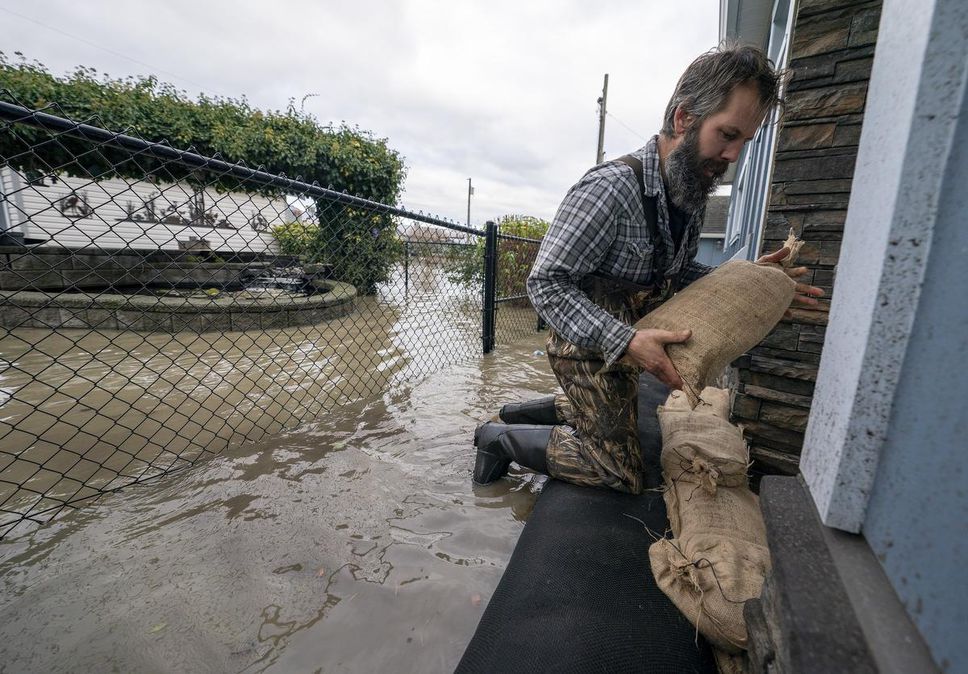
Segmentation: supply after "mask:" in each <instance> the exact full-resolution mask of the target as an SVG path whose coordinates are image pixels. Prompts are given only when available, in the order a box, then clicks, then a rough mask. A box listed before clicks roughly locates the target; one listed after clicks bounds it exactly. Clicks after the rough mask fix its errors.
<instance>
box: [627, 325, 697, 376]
mask: <svg viewBox="0 0 968 674" xmlns="http://www.w3.org/2000/svg"><path fill="white" fill-rule="evenodd" d="M690 337H692V330H681V331H679V332H670V331H668V330H636V331H635V336H634V337H633V338H632V341H631V342H629V345H628V348H626V349H625V356H624V359H626V360H629V361H631V362H632V363H634V364H635V365H638V366H639V367H641V368H642V369H643V370H645V371H646V372H650V373H652V374H653V375H655V377H656V379H658V380H659V381H661V382H662V383H663V384H665V385H666V386H668V387H669V388H671V389H681V388H682V386H683V383H682V378H681V377H680V376H679V373H678V372H676V368H675V367H673V365H672V361H671V360H669V354H667V353H666V350H665V346H666V344H681V343H682V342H685V341H687V340H688V339H689V338H690Z"/></svg>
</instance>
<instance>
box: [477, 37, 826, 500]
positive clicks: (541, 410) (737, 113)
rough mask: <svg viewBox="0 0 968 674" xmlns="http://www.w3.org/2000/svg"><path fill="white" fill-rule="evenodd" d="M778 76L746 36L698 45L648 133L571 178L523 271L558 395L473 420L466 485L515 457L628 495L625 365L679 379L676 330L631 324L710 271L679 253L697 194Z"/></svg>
mask: <svg viewBox="0 0 968 674" xmlns="http://www.w3.org/2000/svg"><path fill="white" fill-rule="evenodd" d="M782 76H783V75H782V73H780V72H778V71H777V70H775V69H774V67H773V65H772V63H771V62H770V61H769V60H768V59H767V58H766V56H765V55H764V54H763V53H762V52H761V51H760V50H758V49H756V48H754V47H749V46H741V47H739V46H724V47H720V48H719V49H714V50H712V51H710V52H707V53H706V54H703V55H702V56H700V57H699V58H698V59H696V60H695V61H693V63H692V64H691V65H690V66H689V68H688V69H687V70H686V72H685V73H684V74H683V76H682V78H681V79H680V80H679V83H678V85H677V86H676V90H675V93H673V95H672V98H671V99H670V101H669V104H668V106H667V108H666V112H665V117H664V120H663V125H662V130H661V132H660V133H659V134H658V135H657V136H655V137H653V138H652V140H650V141H649V143H648V144H647V145H646V146H645V147H643V148H641V149H639V150H638V151H636V152H635V153H633V154H632V155H631V156H630V157H625V158H622V159H621V160H617V161H611V162H606V163H604V164H601V165H599V166H596V167H595V168H593V169H592V170H590V171H589V172H588V173H586V174H585V176H584V177H582V179H581V180H579V182H578V183H577V184H576V185H575V186H574V187H572V188H571V190H570V191H569V192H568V194H567V196H566V197H565V199H564V201H563V203H562V204H561V207H560V208H559V210H558V213H557V215H556V216H555V219H554V221H553V222H552V225H551V227H550V229H549V230H548V233H547V234H546V235H545V237H544V240H543V241H542V244H541V248H540V250H539V252H538V257H537V260H536V261H535V264H534V267H533V269H532V271H531V274H530V276H529V277H528V296H529V297H530V298H531V301H532V303H533V304H534V306H535V308H536V309H537V311H538V313H539V314H540V315H541V316H542V317H543V318H544V319H545V321H546V322H547V323H548V325H549V327H550V334H549V337H548V358H549V360H550V361H551V367H552V370H553V371H554V373H555V375H556V377H557V378H558V382H559V384H560V385H561V388H562V390H563V391H564V394H563V395H559V396H553V397H550V398H544V399H541V400H538V401H531V402H528V403H523V404H520V405H505V406H504V408H502V410H501V413H500V418H501V420H502V421H503V422H505V423H497V422H489V423H486V424H483V425H482V426H480V427H478V429H477V431H476V432H475V435H474V444H475V445H476V446H477V461H476V464H475V467H474V480H475V481H476V482H478V483H487V482H491V481H493V480H495V479H497V478H499V477H501V476H502V475H504V474H505V473H506V472H507V468H508V465H509V464H510V462H511V461H516V462H517V463H519V464H521V465H523V466H526V467H528V468H532V469H534V470H537V471H539V472H544V473H548V474H550V475H551V476H553V477H556V478H559V479H563V480H566V481H568V482H572V483H575V484H581V485H589V486H605V487H610V488H612V489H616V490H619V491H624V492H631V493H639V492H641V490H642V459H641V455H640V451H639V445H638V437H637V431H636V426H637V394H638V375H639V373H640V372H641V371H642V370H645V371H648V372H650V373H652V374H653V375H655V376H656V377H657V378H658V379H659V380H660V381H661V382H662V383H664V384H666V385H667V386H669V387H670V388H681V387H682V381H681V379H680V378H679V376H678V374H677V373H676V371H675V368H674V367H673V365H672V362H671V361H670V360H669V357H668V355H667V354H666V351H665V345H666V344H673V343H680V342H685V341H687V340H688V339H689V337H690V333H689V331H688V330H687V331H684V332H678V333H673V332H667V331H663V330H635V329H634V328H632V327H631V325H632V324H633V323H634V322H635V321H637V320H638V319H639V318H641V317H642V316H644V315H645V314H646V313H648V311H649V310H651V309H652V308H654V307H655V306H657V305H658V304H660V303H661V302H663V301H665V300H666V299H668V298H669V297H670V296H671V295H672V294H673V293H674V292H675V291H676V290H678V289H681V288H683V287H685V286H686V285H688V284H689V283H691V282H692V281H694V280H696V279H697V278H699V277H701V276H703V275H705V274H707V273H709V271H711V268H710V267H707V266H705V265H702V264H700V263H698V262H696V261H695V260H694V259H693V258H694V257H695V255H696V252H697V250H698V247H699V233H700V229H701V228H702V222H703V217H704V215H705V205H706V200H707V198H708V197H709V195H710V194H711V193H712V192H713V191H714V190H715V188H716V185H717V184H718V182H719V180H720V178H722V176H723V174H724V173H725V172H726V169H727V168H728V167H729V164H730V163H732V162H735V161H736V160H737V159H738V158H739V155H740V152H741V151H742V149H743V146H744V144H745V143H746V142H747V141H749V140H751V139H752V138H753V135H754V134H755V133H756V131H757V129H758V128H759V127H760V125H761V124H762V123H763V120H764V118H765V117H766V115H767V113H768V112H769V111H770V109H772V108H773V106H775V105H778V104H780V98H779V96H780V91H779V90H780V81H781V78H782ZM636 160H638V161H639V162H641V183H640V182H639V178H638V177H637V172H636V170H635V168H634V166H635V164H636V163H637V162H636ZM647 209H648V210H647ZM650 211H651V212H650ZM650 221H651V226H650ZM787 253H788V251H787V250H786V249H783V250H781V251H778V252H777V253H774V254H772V255H768V256H765V257H764V258H761V261H768V262H777V261H779V260H781V259H783V258H784V257H786V255H787ZM806 271H807V270H806V268H804V267H800V268H796V269H791V270H790V271H789V272H788V273H789V274H790V275H791V276H792V277H794V278H798V277H799V276H802V275H803V274H804V273H806ZM797 291H798V293H799V294H798V295H797V298H796V299H795V300H794V301H795V302H799V303H801V304H816V300H814V299H813V297H819V296H821V295H822V294H823V293H822V291H821V290H820V289H818V288H813V287H810V286H806V285H803V284H799V283H798V284H797Z"/></svg>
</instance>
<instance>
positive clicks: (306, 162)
mask: <svg viewBox="0 0 968 674" xmlns="http://www.w3.org/2000/svg"><path fill="white" fill-rule="evenodd" d="M18 56H19V54H18ZM0 90H6V91H5V92H3V94H2V98H4V99H6V100H11V101H13V102H16V103H19V104H20V105H23V106H26V107H30V108H43V107H45V106H47V105H50V104H56V106H55V107H54V108H53V109H51V110H50V112H51V113H52V114H55V115H64V116H67V117H69V118H72V119H75V120H78V121H87V122H90V123H91V124H93V125H95V126H100V127H103V128H105V129H109V130H111V131H120V132H127V133H132V134H134V135H138V136H141V137H143V138H145V139H147V140H150V141H156V142H162V141H167V142H168V143H170V144H171V145H172V146H174V147H176V148H181V149H187V148H194V150H195V151H196V152H198V153H199V154H202V155H205V156H214V155H219V156H220V157H221V158H223V159H225V160H226V161H229V162H240V161H241V162H245V163H246V164H247V165H248V166H251V167H257V166H264V167H265V170H266V171H268V172H269V173H276V174H285V175H287V176H289V177H293V178H296V177H299V178H300V179H301V180H303V181H305V182H308V183H312V182H314V181H315V182H318V183H319V184H320V185H322V186H324V187H332V188H333V189H335V190H339V191H344V190H345V191H346V192H348V193H350V194H353V195H356V196H358V197H363V198H366V199H372V200H374V201H379V202H381V203H385V204H391V205H392V204H395V203H396V202H397V198H398V197H399V195H400V189H401V187H402V184H403V179H404V176H405V167H404V164H403V159H402V158H401V157H400V155H399V154H398V153H397V152H395V151H394V150H391V149H390V148H388V147H387V143H386V139H382V138H375V137H374V136H373V135H372V134H370V133H369V132H366V131H361V130H360V129H358V128H351V127H348V126H345V125H341V126H338V127H334V126H328V125H327V126H323V125H320V124H319V122H317V121H316V120H315V119H314V118H313V117H311V116H310V115H307V114H302V113H300V112H297V111H296V110H295V108H294V106H292V105H290V107H289V109H288V110H287V111H285V112H281V111H262V110H258V109H256V108H253V107H251V106H250V105H249V103H248V102H247V101H246V100H245V99H244V98H241V99H232V98H221V97H209V96H206V95H204V94H202V95H200V96H199V97H198V99H197V100H191V99H190V98H189V97H188V96H187V94H186V93H185V92H183V91H179V90H177V89H176V88H175V87H174V86H172V85H170V84H166V83H164V82H159V81H158V80H157V79H155V78H154V77H145V78H135V77H128V78H125V79H114V78H111V77H109V76H108V75H106V74H105V75H100V74H98V73H97V72H96V71H95V70H93V69H91V68H85V67H78V68H77V69H76V70H75V71H74V72H73V73H71V74H69V75H67V76H65V77H56V76H54V75H52V74H51V73H49V72H48V71H47V69H46V68H45V67H44V65H43V64H41V63H37V62H28V61H26V60H25V59H23V57H20V59H19V60H18V61H17V62H15V63H12V62H11V61H10V60H9V59H8V58H7V56H6V55H4V54H3V53H2V52H0ZM46 137H47V135H46V132H44V131H41V130H34V129H31V128H29V127H25V126H22V127H18V128H17V133H16V134H7V133H5V134H2V135H0V154H2V156H4V157H8V158H10V157H16V159H15V161H14V163H15V164H16V165H17V166H18V168H21V169H24V170H39V171H41V172H47V171H49V169H50V167H63V169H64V170H65V171H66V172H68V173H71V174H74V175H80V176H98V177H103V178H108V177H112V176H114V175H118V176H121V177H125V178H131V179H135V180H140V179H144V178H145V173H146V169H148V170H149V171H150V170H157V172H158V177H159V178H163V179H168V178H170V177H173V178H178V179H187V180H190V181H192V182H199V181H200V182H203V183H205V184H207V185H215V186H223V187H225V188H227V189H238V188H239V187H240V186H239V185H238V184H237V183H236V182H234V181H233V180H234V179H231V178H230V179H226V178H224V177H222V176H219V175H217V174H210V175H199V174H197V173H193V172H191V171H189V170H187V169H181V168H178V167H174V166H172V165H167V166H164V167H161V166H160V165H159V163H158V162H157V161H152V160H150V159H149V158H148V157H145V156H140V157H138V160H137V162H134V161H124V159H125V154H124V153H120V152H116V151H112V152H109V153H107V155H108V156H102V154H101V153H98V152H89V150H90V146H89V144H88V143H86V142H84V141H73V140H68V139H64V140H65V143H64V145H63V146H62V144H59V143H46V144H42V145H40V146H38V147H36V148H35V149H34V151H33V152H32V153H29V154H26V155H23V154H21V153H23V152H24V150H25V142H24V141H25V140H26V141H28V142H29V141H30V140H34V141H39V140H42V139H44V138H46ZM80 155H83V156H80ZM79 156H80V158H79V159H78V160H76V161H75V158H76V157H79ZM169 174H174V175H169ZM247 191H259V190H253V189H252V188H251V187H250V188H249V190H247Z"/></svg>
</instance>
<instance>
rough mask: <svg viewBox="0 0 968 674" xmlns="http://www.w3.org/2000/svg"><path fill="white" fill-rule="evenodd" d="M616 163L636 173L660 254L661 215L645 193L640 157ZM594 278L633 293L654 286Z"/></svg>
mask: <svg viewBox="0 0 968 674" xmlns="http://www.w3.org/2000/svg"><path fill="white" fill-rule="evenodd" d="M615 161H620V162H622V163H623V164H625V165H626V166H628V167H629V168H631V169H632V172H633V173H635V181H636V182H637V183H638V186H639V193H640V194H641V195H642V208H643V210H644V212H645V224H646V227H647V228H648V230H649V236H650V237H651V238H652V241H653V245H654V246H655V247H656V252H657V253H658V252H659V251H660V250H661V249H662V235H661V234H659V213H658V210H657V207H656V205H655V197H650V196H648V195H647V194H646V193H645V179H644V176H643V169H642V161H641V160H640V159H639V158H638V157H633V156H632V155H630V154H627V155H625V156H624V157H619V158H618V159H616V160H615ZM589 276H592V277H594V278H597V279H599V280H606V281H609V282H611V283H613V284H615V285H617V286H620V287H623V288H626V289H628V290H633V291H642V290H653V289H654V288H653V287H652V286H643V285H640V284H638V283H633V282H632V281H627V280H625V279H620V278H616V277H613V276H606V275H604V274H589Z"/></svg>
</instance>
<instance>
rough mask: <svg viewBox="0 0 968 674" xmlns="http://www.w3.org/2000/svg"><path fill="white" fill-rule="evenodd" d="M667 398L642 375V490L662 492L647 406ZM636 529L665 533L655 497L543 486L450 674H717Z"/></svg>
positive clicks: (655, 432) (651, 411)
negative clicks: (654, 573) (657, 577)
mask: <svg viewBox="0 0 968 674" xmlns="http://www.w3.org/2000/svg"><path fill="white" fill-rule="evenodd" d="M666 395H667V390H666V389H665V387H664V386H662V385H661V384H660V383H658V382H657V381H656V380H655V379H653V378H652V377H651V376H649V375H643V376H642V378H641V380H640V383H639V438H640V441H641V443H642V451H643V458H644V460H645V470H646V480H645V484H646V487H647V488H652V487H656V486H658V485H659V484H660V483H661V475H660V470H659V452H660V449H661V440H660V435H659V428H658V422H657V420H656V416H655V408H656V406H658V405H659V404H661V403H662V401H664V400H665V397H666ZM646 527H647V528H648V529H650V530H651V531H652V532H654V534H655V535H659V536H661V535H663V534H664V533H665V531H666V529H667V527H668V519H667V518H666V511H665V504H664V503H663V501H662V496H661V495H660V494H659V493H657V492H653V491H646V492H645V494H644V495H642V496H631V495H628V494H620V493H618V492H613V491H609V490H604V489H590V488H587V487H576V486H574V485H570V484H566V483H564V482H560V481H557V480H550V481H549V482H548V483H547V484H546V485H545V488H544V490H543V492H542V494H541V496H540V497H539V498H538V501H537V503H536V504H535V507H534V511H533V512H532V514H531V517H530V518H529V519H528V523H527V525H526V526H525V528H524V531H523V532H522V533H521V537H520V539H519V540H518V543H517V545H516V546H515V548H514V553H513V554H512V555H511V560H510V562H509V563H508V567H507V569H506V570H505V572H504V575H503V576H502V578H501V582H500V583H499V584H498V587H497V589H496V590H495V592H494V595H493V596H492V597H491V600H490V602H489V603H488V606H487V609H486V610H485V611H484V615H483V616H482V617H481V622H480V624H479V625H478V627H477V631H476V632H475V634H474V637H473V638H472V639H471V642H470V644H469V645H468V646H467V649H466V650H465V652H464V657H463V658H462V659H461V661H460V664H459V665H458V666H457V672H459V673H461V674H466V673H471V672H481V673H484V672H487V673H488V674H491V673H494V672H544V671H554V672H670V673H673V672H674V673H676V674H679V673H682V672H715V671H716V666H715V663H714V661H713V657H712V653H711V651H710V649H709V646H708V645H707V643H706V642H705V641H704V640H703V639H702V637H700V636H697V634H696V630H695V628H694V627H693V626H692V625H691V624H690V623H689V622H688V621H687V620H686V619H685V618H683V617H682V615H681V614H680V613H679V611H678V610H677V609H676V608H675V606H674V605H673V604H672V602H671V601H669V599H668V598H667V597H666V596H665V595H664V594H663V593H662V591H661V590H660V589H659V588H658V586H657V585H656V583H655V579H654V578H653V576H652V570H651V568H650V566H649V554H648V548H649V544H650V542H651V541H652V538H651V535H650V534H649V532H648V531H646Z"/></svg>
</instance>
